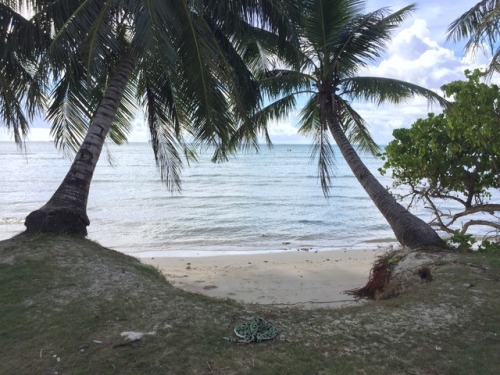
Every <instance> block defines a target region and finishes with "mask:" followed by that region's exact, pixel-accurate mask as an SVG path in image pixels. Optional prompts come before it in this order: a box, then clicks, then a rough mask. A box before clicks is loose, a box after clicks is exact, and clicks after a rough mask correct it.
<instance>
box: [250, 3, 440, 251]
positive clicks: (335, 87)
mask: <svg viewBox="0 0 500 375" xmlns="http://www.w3.org/2000/svg"><path fill="white" fill-rule="evenodd" d="M301 4H302V18H301V22H300V28H299V34H300V44H301V45H300V49H299V50H298V51H297V55H299V56H300V59H301V61H300V65H299V66H298V67H290V66H291V65H289V66H286V65H283V64H282V65H281V67H280V66H277V67H276V68H275V69H272V70H270V71H268V72H266V73H265V75H264V77H263V78H262V80H261V84H262V86H263V88H265V89H266V91H267V93H268V94H269V96H270V97H277V99H276V100H274V101H272V102H271V103H270V104H269V105H268V106H266V107H264V108H263V109H262V110H261V111H260V112H259V114H258V116H256V118H255V120H258V121H259V122H260V123H262V124H265V123H266V121H267V120H269V119H271V118H279V117H281V116H285V115H288V114H289V113H290V111H291V110H292V109H293V108H294V107H295V105H296V100H297V98H301V100H303V99H304V98H306V103H305V105H304V107H303V108H302V111H301V117H300V124H301V128H300V131H301V132H302V133H305V134H312V135H313V137H314V140H315V145H316V146H315V151H316V152H317V154H318V160H319V174H320V179H321V183H322V187H323V190H324V192H325V193H326V194H329V188H330V180H331V171H330V168H331V166H332V165H333V162H334V156H333V149H332V147H331V144H330V136H332V137H333V139H334V141H335V143H336V144H337V145H338V147H339V149H340V152H341V153H342V156H343V157H344V158H345V160H346V161H347V163H348V164H349V166H350V168H351V169H352V171H353V173H354V175H355V176H356V178H357V179H358V181H359V182H360V184H361V185H362V186H363V188H364V189H365V190H366V192H367V193H368V195H369V196H370V198H371V199H372V200H373V202H374V203H375V205H376V206H377V208H378V209H379V210H380V212H381V213H382V215H383V216H384V217H385V218H386V220H387V221H388V223H389V224H390V226H391V228H392V229H393V231H394V233H395V235H396V238H397V239H398V241H399V242H400V243H401V244H403V245H405V246H408V247H410V248H420V247H426V246H441V245H442V244H443V242H442V240H441V239H440V237H439V236H438V235H437V234H436V232H435V231H434V230H433V229H432V228H431V227H430V226H429V225H428V224H427V223H425V222H424V221H422V220H421V219H419V218H418V217H416V216H414V215H412V214H411V213H410V212H408V210H406V209H405V208H404V207H403V206H401V205H400V204H398V203H397V202H396V200H395V199H394V197H393V196H392V195H391V194H390V193H389V192H388V191H387V190H386V189H385V188H384V187H383V186H382V185H381V184H380V183H379V182H378V181H377V179H376V178H375V177H374V176H373V174H372V173H371V172H370V171H369V170H368V168H367V167H366V166H365V165H364V163H363V162H362V160H361V159H360V157H359V155H358V153H357V152H356V150H355V147H356V148H358V149H359V150H361V151H369V152H371V153H374V154H375V153H377V152H378V150H379V149H378V146H377V145H376V144H375V142H374V140H373V139H372V137H371V136H370V133H369V131H368V128H367V124H366V122H365V121H364V120H363V118H362V117H361V115H360V114H359V113H358V112H357V111H356V110H355V108H354V106H353V104H354V102H356V101H360V100H361V101H363V100H366V101H372V102H374V103H376V104H379V103H383V102H389V103H403V102H404V101H405V100H407V99H411V98H413V97H414V96H415V95H419V96H423V97H424V98H427V99H428V100H430V101H434V102H437V103H441V104H445V101H444V99H442V98H441V97H440V96H438V95H436V94H435V93H434V92H432V91H430V90H427V89H424V88H422V87H420V86H417V85H414V84H412V83H408V82H403V81H400V80H395V79H390V78H382V77H368V76H360V75H358V73H359V72H360V70H361V69H363V68H364V67H366V66H367V64H368V63H370V62H373V61H375V60H376V59H377V58H379V56H380V54H381V53H383V51H384V49H385V47H386V43H387V42H388V41H389V39H390V33H391V31H393V30H394V29H395V28H396V27H397V26H398V25H399V24H400V23H401V22H403V21H404V20H405V19H406V18H407V17H408V16H409V14H410V13H411V11H412V10H413V9H414V6H413V5H410V6H407V7H405V8H403V9H401V10H399V11H397V12H394V13H391V12H390V10H389V9H387V8H382V9H379V10H376V11H374V12H371V13H368V14H364V13H363V8H364V4H365V2H364V1H359V0H306V1H303V2H302V3H301ZM241 131H242V132H243V131H244V130H243V129H242V130H241Z"/></svg>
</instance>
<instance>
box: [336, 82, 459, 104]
mask: <svg viewBox="0 0 500 375" xmlns="http://www.w3.org/2000/svg"><path fill="white" fill-rule="evenodd" d="M340 84H341V86H342V90H343V91H342V94H345V95H348V96H349V97H350V98H352V99H354V100H365V101H371V102H373V103H375V104H377V105H379V104H381V103H384V102H389V103H393V104H399V103H404V102H405V101H407V100H409V99H411V98H413V97H414V96H415V95H418V96H422V97H424V98H426V99H427V100H428V101H429V102H434V103H437V104H439V105H441V106H444V107H446V106H447V105H448V104H449V103H448V102H447V101H446V100H445V99H444V98H442V97H441V96H440V95H438V94H436V93H435V92H434V91H432V90H429V89H426V88H423V87H421V86H418V85H415V84H413V83H409V82H405V81H400V80H397V79H392V78H382V77H349V78H345V79H343V80H341V82H340Z"/></svg>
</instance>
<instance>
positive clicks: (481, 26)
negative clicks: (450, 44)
mask: <svg viewBox="0 0 500 375" xmlns="http://www.w3.org/2000/svg"><path fill="white" fill-rule="evenodd" d="M448 39H449V40H453V41H455V42H457V41H459V40H462V39H468V40H467V44H466V46H465V48H466V50H469V51H471V52H472V53H475V52H476V51H477V50H478V49H482V50H484V51H486V52H488V53H490V54H491V55H492V58H491V62H490V64H489V67H488V73H490V74H492V73H493V72H497V73H498V72H500V1H499V0H482V1H480V2H478V3H477V4H476V5H474V6H473V7H472V8H470V9H469V10H468V11H467V12H465V13H464V14H462V15H461V16H460V17H458V18H457V19H456V20H455V21H453V22H452V23H451V24H450V26H449V27H448Z"/></svg>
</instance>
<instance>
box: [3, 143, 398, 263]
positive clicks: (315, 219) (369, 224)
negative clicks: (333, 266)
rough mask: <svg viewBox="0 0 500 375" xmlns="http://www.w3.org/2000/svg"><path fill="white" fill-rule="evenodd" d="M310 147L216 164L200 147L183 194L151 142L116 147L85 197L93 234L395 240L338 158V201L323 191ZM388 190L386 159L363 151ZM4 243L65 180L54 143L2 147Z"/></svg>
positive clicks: (161, 239)
mask: <svg viewBox="0 0 500 375" xmlns="http://www.w3.org/2000/svg"><path fill="white" fill-rule="evenodd" d="M310 151H311V148H310V146H308V145H276V146H275V147H274V149H272V150H269V149H267V147H264V146H263V147H262V149H261V150H260V152H259V153H255V151H252V152H247V153H240V154H238V155H236V156H235V157H234V158H232V159H231V160H230V161H229V162H226V163H222V164H214V163H212V162H210V156H211V155H210V154H209V153H202V155H201V157H200V160H199V162H198V163H194V164H192V165H191V166H189V167H186V168H185V169H184V171H183V185H182V188H183V189H182V193H181V194H171V193H169V192H168V191H167V189H166V187H165V186H164V184H163V183H162V182H161V181H160V177H159V173H158V172H157V170H156V167H155V164H154V159H153V154H152V151H151V148H150V146H149V144H147V143H131V144H128V145H125V146H121V147H117V146H113V147H111V148H110V154H111V155H112V159H113V165H110V164H109V163H108V161H107V157H106V155H105V154H103V155H102V157H101V160H100V161H99V165H98V167H97V170H96V173H95V176H94V180H93V183H92V186H91V192H90V197H89V203H88V216H89V218H90V221H91V225H90V226H89V228H88V231H89V238H90V239H92V240H96V241H97V242H99V243H101V244H102V245H105V246H109V247H112V248H114V249H116V250H119V251H122V252H125V253H129V254H132V255H136V256H155V255H156V256H160V255H163V256H165V255H205V254H211V253H214V252H216V253H221V252H225V253H233V252H260V251H281V250H295V249H303V248H307V249H310V250H311V251H315V250H319V251H321V250H327V249H342V248H352V247H372V248H373V247H376V246H378V245H379V244H380V245H384V246H386V245H387V242H388V241H389V242H391V241H392V242H394V235H393V233H392V231H391V230H390V227H389V225H388V224H387V223H386V222H385V220H384V219H383V217H382V216H381V215H380V214H379V212H378V211H377V209H376V208H375V206H374V205H373V203H372V202H371V201H370V199H369V198H368V196H367V194H366V193H365V192H364V190H363V189H362V188H361V187H360V186H359V184H358V182H357V180H356V179H355V178H354V177H353V175H352V173H351V172H350V170H349V169H348V167H347V165H346V164H345V162H344V161H343V159H342V158H341V156H340V155H338V156H337V168H336V177H335V179H334V180H333V186H332V190H331V193H332V197H331V198H330V199H326V198H325V197H324V196H323V193H322V191H321V187H320V184H319V180H318V178H317V165H316V161H315V160H311V159H310ZM363 159H364V161H365V163H366V164H367V166H368V167H369V168H370V170H372V172H373V173H375V175H376V176H378V177H379V178H380V180H381V182H382V184H383V185H384V186H389V185H391V183H392V182H391V179H390V178H388V177H381V176H380V175H379V173H378V171H377V168H378V167H379V166H380V165H381V161H380V160H378V159H376V158H373V157H369V156H365V157H364V158H363ZM0 163H1V165H2V174H1V175H2V186H1V188H0V192H1V195H0V210H1V214H0V216H1V218H0V239H6V238H9V237H11V236H12V235H14V234H16V233H18V232H20V231H22V230H23V229H24V225H23V222H24V218H25V217H26V215H27V214H28V213H29V212H31V211H33V210H35V209H37V208H39V207H40V206H42V205H43V204H44V203H45V202H46V201H47V200H48V199H49V198H50V196H51V195H52V193H53V192H54V191H55V189H56V188H57V187H58V185H59V183H60V181H62V179H63V177H64V175H65V173H66V172H67V169H68V167H69V161H68V160H65V159H63V158H62V157H61V155H60V154H59V153H58V152H57V151H56V150H55V148H54V146H53V144H52V143H36V142H35V143H28V153H27V154H22V153H20V152H19V151H18V150H17V149H16V147H15V145H14V144H12V143H7V142H4V143H0Z"/></svg>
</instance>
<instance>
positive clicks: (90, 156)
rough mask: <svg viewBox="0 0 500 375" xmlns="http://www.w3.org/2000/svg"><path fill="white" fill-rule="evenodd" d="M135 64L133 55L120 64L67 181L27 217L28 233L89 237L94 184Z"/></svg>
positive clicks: (67, 175) (65, 179)
mask: <svg viewBox="0 0 500 375" xmlns="http://www.w3.org/2000/svg"><path fill="white" fill-rule="evenodd" d="M135 65H136V63H135V60H134V59H133V58H132V57H130V56H129V57H126V58H124V59H123V60H122V61H121V62H120V64H119V66H118V68H117V71H116V73H115V75H114V76H113V78H112V80H111V81H110V84H109V86H108V87H107V88H106V91H105V93H104V96H103V99H102V101H101V104H100V105H99V108H98V109H97V111H96V113H95V116H94V118H93V120H92V122H91V124H90V127H89V130H88V132H87V135H86V136H85V139H84V141H83V143H82V145H81V146H80V149H79V150H78V153H77V154H76V156H75V159H74V161H73V164H72V165H71V167H70V169H69V172H68V173H67V174H66V177H65V178H64V180H63V182H62V183H61V185H60V186H59V188H58V189H57V190H56V192H55V193H54V195H52V197H51V198H50V199H49V201H48V202H47V203H46V204H45V205H44V206H43V207H41V208H40V209H38V210H36V211H33V212H31V213H30V214H29V215H28V216H27V217H26V220H25V226H26V231H27V232H31V233H35V232H43V233H47V232H48V233H68V234H78V235H83V236H86V235H87V226H88V225H89V224H90V221H89V218H88V216H87V200H88V196H89V190H90V183H91V181H92V176H93V175H94V171H95V168H96V165H97V161H98V160H99V156H100V154H101V151H102V147H103V145H104V141H105V139H106V136H107V135H108V133H109V130H110V128H111V124H112V122H113V120H114V118H115V115H116V113H117V111H118V108H119V106H120V101H121V99H122V97H123V93H124V91H125V87H126V86H127V82H128V81H129V79H130V76H131V75H132V72H133V70H134V68H135Z"/></svg>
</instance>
